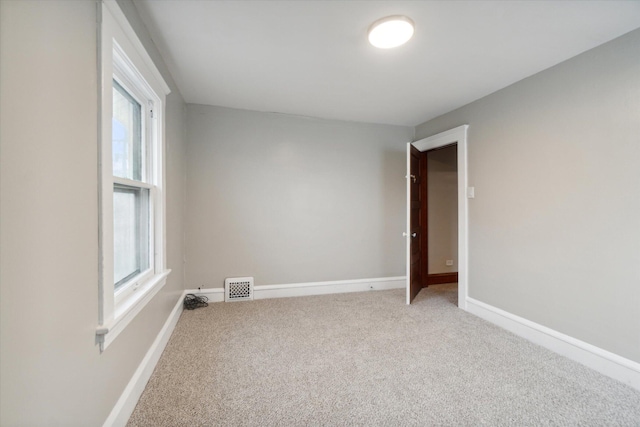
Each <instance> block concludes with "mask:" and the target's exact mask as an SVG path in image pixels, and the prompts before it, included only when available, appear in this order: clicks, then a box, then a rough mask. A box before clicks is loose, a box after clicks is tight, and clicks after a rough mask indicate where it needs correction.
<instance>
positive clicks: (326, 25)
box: [134, 0, 640, 126]
mask: <svg viewBox="0 0 640 427" xmlns="http://www.w3.org/2000/svg"><path fill="white" fill-rule="evenodd" d="M134 1H135V4H136V6H137V8H138V10H139V12H140V14H141V16H142V19H143V21H144V22H145V25H146V26H147V27H148V28H149V30H150V32H151V35H152V38H153V40H154V42H155V43H156V45H157V46H158V48H159V49H160V51H161V53H162V55H163V57H164V59H165V61H166V63H167V65H168V67H169V69H170V71H171V73H172V75H173V77H174V79H175V81H176V83H177V85H178V87H179V88H180V91H181V93H182V94H183V96H184V98H185V101H186V102H188V103H195V104H208V105H220V106H225V107H232V108H242V109H248V110H258V111H269V112H279V113H288V114H297V115H303V116H313V117H320V118H328V119H339V120H349V121H360V122H372V123H387V124H398V125H409V126H414V125H417V124H419V123H422V122H424V121H426V120H428V119H431V118H433V117H437V116H438V115H441V114H444V113H446V112H448V111H451V110H453V109H455V108H457V107H460V106H462V105H465V104H467V103H469V102H471V101H474V100H476V99H478V98H481V97H482V96H484V95H487V94H489V93H492V92H494V91H496V90H498V89H501V88H503V87H505V86H508V85H510V84H511V83H514V82H516V81H518V80H521V79H523V78H525V77H527V76H530V75H532V74H535V73H537V72H538V71H541V70H544V69H545V68H548V67H550V66H553V65H555V64H557V63H559V62H561V61H564V60H566V59H568V58H570V57H572V56H575V55H577V54H579V53H581V52H584V51H586V50H588V49H591V48H593V47H595V46H598V45H600V44H602V43H604V42H607V41H609V40H611V39H613V38H615V37H618V36H620V35H622V34H624V33H626V32H629V31H631V30H633V29H635V28H638V27H640V1H338V0H333V1H331V0H327V1H304V0H298V1H238V0H236V1H213V0H134ZM388 15H406V16H409V17H410V18H411V19H413V21H415V23H416V33H415V35H414V37H413V39H412V40H410V41H409V43H408V44H406V45H405V46H402V47H400V48H397V49H391V50H379V49H376V48H374V47H372V46H370V45H369V43H368V42H367V37H366V33H367V29H368V27H369V25H370V24H371V23H372V22H374V21H376V20H377V19H379V18H382V17H385V16H388Z"/></svg>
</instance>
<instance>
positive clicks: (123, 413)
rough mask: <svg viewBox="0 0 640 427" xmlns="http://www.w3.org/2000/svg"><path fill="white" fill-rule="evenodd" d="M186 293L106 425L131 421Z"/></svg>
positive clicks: (112, 411) (159, 333)
mask: <svg viewBox="0 0 640 427" xmlns="http://www.w3.org/2000/svg"><path fill="white" fill-rule="evenodd" d="M185 294H186V292H184V293H182V294H181V295H180V298H178V302H176V305H175V307H173V310H171V313H170V314H169V317H168V318H167V320H166V321H165V322H164V325H163V326H162V329H160V332H158V335H157V336H156V339H155V340H154V341H153V344H151V347H149V350H148V351H147V354H145V356H144V358H143V359H142V361H141V362H140V365H138V369H136V371H135V372H134V374H133V376H132V377H131V379H130V380H129V384H127V386H126V387H125V389H124V391H123V392H122V394H121V395H120V398H119V399H118V401H117V402H116V404H115V406H114V407H113V409H112V410H111V413H110V414H109V416H108V417H107V420H106V421H105V422H104V424H103V426H104V427H112V426H114V427H120V426H126V424H127V421H129V417H131V414H132V413H133V410H134V409H135V408H136V405H137V404H138V400H139V399H140V396H142V392H143V391H144V389H145V387H146V386H147V382H149V378H151V374H152V373H153V370H154V369H155V367H156V364H157V363H158V360H160V356H161V355H162V352H163V351H164V348H165V347H166V346H167V343H168V342H169V338H170V337H171V334H172V333H173V330H174V329H175V327H176V324H177V323H178V319H180V315H181V314H182V308H183V306H182V301H183V299H184V295H185Z"/></svg>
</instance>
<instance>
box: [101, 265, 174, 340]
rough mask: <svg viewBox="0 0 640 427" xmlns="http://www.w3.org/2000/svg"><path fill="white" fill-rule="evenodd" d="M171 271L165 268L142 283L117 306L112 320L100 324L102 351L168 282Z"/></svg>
mask: <svg viewBox="0 0 640 427" xmlns="http://www.w3.org/2000/svg"><path fill="white" fill-rule="evenodd" d="M169 273H171V270H165V271H164V272H162V273H160V274H156V275H155V276H153V277H152V278H151V279H149V280H148V281H146V282H145V283H143V284H142V285H140V287H139V288H138V289H137V290H136V291H135V292H134V293H133V294H132V295H131V296H129V297H128V298H127V299H126V300H124V301H122V303H120V304H118V305H117V306H116V308H115V316H114V319H113V320H112V321H111V322H109V323H107V324H104V325H101V326H98V328H97V329H96V340H97V342H98V344H100V352H103V351H104V350H105V349H106V348H107V347H108V346H109V345H110V344H111V343H112V342H113V341H114V340H115V339H116V337H117V336H118V335H120V332H122V331H124V329H125V328H126V326H127V325H128V324H129V323H130V322H131V321H132V320H133V319H134V318H135V317H136V316H137V315H138V313H140V312H141V311H142V309H143V308H144V307H145V306H146V305H147V304H148V303H149V301H151V300H152V299H153V297H154V296H155V295H156V294H157V293H158V291H159V290H160V289H162V288H163V287H164V285H166V284H167V277H168V276H169Z"/></svg>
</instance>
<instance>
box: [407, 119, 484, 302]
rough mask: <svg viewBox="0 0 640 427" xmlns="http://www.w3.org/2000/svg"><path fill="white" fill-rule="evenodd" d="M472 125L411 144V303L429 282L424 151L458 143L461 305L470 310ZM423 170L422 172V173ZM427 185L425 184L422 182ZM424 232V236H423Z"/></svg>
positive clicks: (408, 188)
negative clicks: (469, 160)
mask: <svg viewBox="0 0 640 427" xmlns="http://www.w3.org/2000/svg"><path fill="white" fill-rule="evenodd" d="M468 128H469V125H462V126H458V127H456V128H453V129H450V130H448V131H445V132H442V133H439V134H437V135H433V136H430V137H428V138H423V139H420V140H418V141H414V142H410V143H408V144H407V228H406V231H405V232H404V235H405V239H406V254H407V263H406V268H407V283H406V286H407V304H411V301H412V300H413V299H414V298H415V296H416V295H417V294H418V292H420V289H422V285H423V284H426V283H425V280H426V278H427V276H426V274H427V272H428V269H424V270H423V266H422V265H423V264H424V262H423V261H424V259H423V258H424V257H425V255H426V254H427V252H428V251H427V250H425V251H422V250H421V249H422V248H421V245H425V248H426V243H425V242H428V239H427V238H426V237H427V236H426V232H427V229H426V227H421V224H424V222H421V221H425V220H424V219H423V218H424V217H426V215H421V213H422V212H421V209H420V208H421V205H422V203H421V201H420V198H421V197H423V194H425V193H426V192H423V191H420V185H421V181H420V175H423V174H424V171H425V169H426V168H421V166H422V165H421V164H420V161H421V159H422V156H421V153H422V152H424V151H428V150H432V149H434V148H439V147H444V146H447V145H451V144H457V147H458V154H457V169H458V196H457V197H458V307H460V308H462V309H464V310H466V309H467V298H468V291H467V288H468V283H467V282H468V278H467V269H468V244H469V242H468V224H469V206H468V199H467V197H468V198H473V197H474V191H473V190H474V189H473V187H467V185H468V184H467V130H468ZM421 172H422V173H421ZM422 185H423V186H424V184H422ZM423 234H424V235H423Z"/></svg>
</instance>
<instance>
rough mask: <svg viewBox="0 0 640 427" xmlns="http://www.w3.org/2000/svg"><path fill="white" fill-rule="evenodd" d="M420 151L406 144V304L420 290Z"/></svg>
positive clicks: (421, 275) (421, 276)
mask: <svg viewBox="0 0 640 427" xmlns="http://www.w3.org/2000/svg"><path fill="white" fill-rule="evenodd" d="M420 195H421V192H420V151H419V150H418V149H417V148H416V147H414V146H413V145H412V144H411V143H408V144H407V231H406V232H405V233H404V235H405V238H406V239H407V304H411V301H413V299H414V298H415V297H416V295H418V292H420V290H421V289H422V284H423V274H422V273H423V272H422V250H421V249H422V248H421V243H420V241H421V240H422V239H421V238H420V236H421V233H422V230H421V227H420V209H421V207H422V202H421V200H420Z"/></svg>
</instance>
